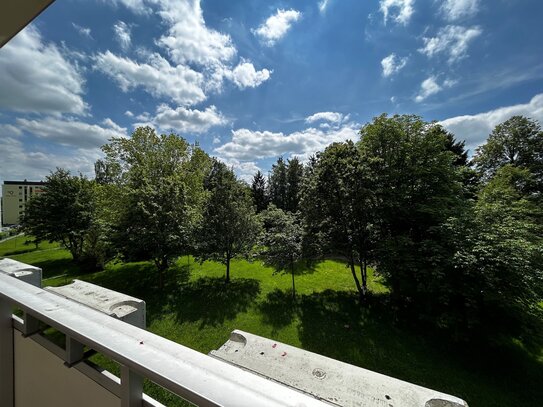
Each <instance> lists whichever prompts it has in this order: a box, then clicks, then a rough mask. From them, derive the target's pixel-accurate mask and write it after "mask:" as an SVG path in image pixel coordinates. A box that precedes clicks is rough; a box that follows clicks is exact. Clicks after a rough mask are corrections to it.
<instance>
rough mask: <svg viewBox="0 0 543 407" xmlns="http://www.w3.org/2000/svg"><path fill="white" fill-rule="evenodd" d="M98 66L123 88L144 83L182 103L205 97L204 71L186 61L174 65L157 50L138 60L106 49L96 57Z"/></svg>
mask: <svg viewBox="0 0 543 407" xmlns="http://www.w3.org/2000/svg"><path fill="white" fill-rule="evenodd" d="M95 67H96V69H98V70H100V71H102V72H103V73H104V74H105V75H107V76H109V77H110V78H111V79H113V80H114V81H115V82H117V84H118V85H119V87H120V88H121V90H123V91H124V92H127V91H129V90H131V89H134V88H137V87H141V88H143V89H144V90H145V91H147V92H149V93H150V94H151V95H153V96H155V97H166V98H170V99H172V100H173V101H174V102H176V103H178V104H181V105H191V104H195V103H198V102H202V101H203V100H205V99H206V95H205V94H204V91H203V90H202V87H203V83H204V75H203V74H202V73H200V72H196V71H194V70H192V69H191V68H189V67H188V66H185V65H176V66H172V65H171V64H170V63H169V62H168V61H167V60H166V59H165V58H164V57H162V56H160V55H159V54H156V53H155V54H152V55H150V56H149V58H148V60H147V61H146V62H143V63H138V62H136V61H133V60H131V59H129V58H124V57H120V56H117V55H115V54H113V53H111V52H110V51H106V52H104V53H100V54H98V55H97V56H96V57H95Z"/></svg>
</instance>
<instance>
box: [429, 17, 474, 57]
mask: <svg viewBox="0 0 543 407" xmlns="http://www.w3.org/2000/svg"><path fill="white" fill-rule="evenodd" d="M482 33H483V30H482V29H481V28H480V27H477V26H475V27H470V28H467V27H460V26H458V25H448V26H446V27H443V28H441V29H440V30H439V32H438V33H437V36H436V37H432V38H426V37H425V38H424V39H423V40H424V47H423V48H420V49H419V52H421V53H422V54H425V55H426V56H427V57H428V58H431V57H434V56H436V55H438V54H445V55H447V56H448V62H449V63H453V62H456V61H459V60H461V59H463V58H465V57H466V55H467V51H468V48H469V44H470V42H471V41H473V40H474V39H475V38H477V37H478V36H479V35H481V34H482Z"/></svg>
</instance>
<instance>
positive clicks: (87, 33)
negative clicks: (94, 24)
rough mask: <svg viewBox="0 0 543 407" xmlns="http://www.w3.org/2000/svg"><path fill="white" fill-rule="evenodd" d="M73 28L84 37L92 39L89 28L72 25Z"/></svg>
mask: <svg viewBox="0 0 543 407" xmlns="http://www.w3.org/2000/svg"><path fill="white" fill-rule="evenodd" d="M72 27H73V28H74V29H75V30H76V31H77V32H78V33H79V34H80V35H81V36H82V37H86V38H90V39H92V35H91V29H90V28H88V27H82V26H80V25H79V24H76V23H72Z"/></svg>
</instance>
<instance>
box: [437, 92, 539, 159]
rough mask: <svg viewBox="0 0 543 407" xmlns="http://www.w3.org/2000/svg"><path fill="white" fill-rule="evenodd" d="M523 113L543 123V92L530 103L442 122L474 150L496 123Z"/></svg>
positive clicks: (452, 118)
mask: <svg viewBox="0 0 543 407" xmlns="http://www.w3.org/2000/svg"><path fill="white" fill-rule="evenodd" d="M516 115H522V116H526V117H529V118H531V119H533V120H538V121H539V122H540V123H543V93H540V94H538V95H535V96H534V97H533V98H532V99H531V100H530V101H529V102H528V103H524V104H518V105H513V106H506V107H500V108H498V109H494V110H490V111H488V112H485V113H479V114H475V115H465V116H456V117H451V118H449V119H446V120H443V121H441V122H440V124H441V125H442V126H443V127H445V128H446V129H447V130H449V131H450V132H452V133H453V134H454V135H455V136H456V138H457V139H460V140H466V145H467V147H468V148H470V149H471V150H472V151H473V150H474V149H475V148H476V147H477V146H478V145H480V144H482V143H484V142H485V140H486V139H487V137H488V135H489V134H490V133H491V132H492V130H493V129H494V127H496V125H498V124H500V123H503V122H504V121H506V120H507V119H509V118H511V116H516Z"/></svg>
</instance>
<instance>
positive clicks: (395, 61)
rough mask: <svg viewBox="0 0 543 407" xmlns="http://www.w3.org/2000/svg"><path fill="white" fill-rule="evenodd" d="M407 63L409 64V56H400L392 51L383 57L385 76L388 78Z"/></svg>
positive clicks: (382, 63) (382, 64)
mask: <svg viewBox="0 0 543 407" xmlns="http://www.w3.org/2000/svg"><path fill="white" fill-rule="evenodd" d="M405 65H407V57H405V58H399V57H397V56H396V54H394V53H392V54H390V55H389V56H388V57H386V58H383V60H382V61H381V67H382V68H383V76H384V77H385V78H388V77H389V76H392V75H394V74H396V73H398V72H400V71H401V70H402V69H403V68H404V67H405Z"/></svg>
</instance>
